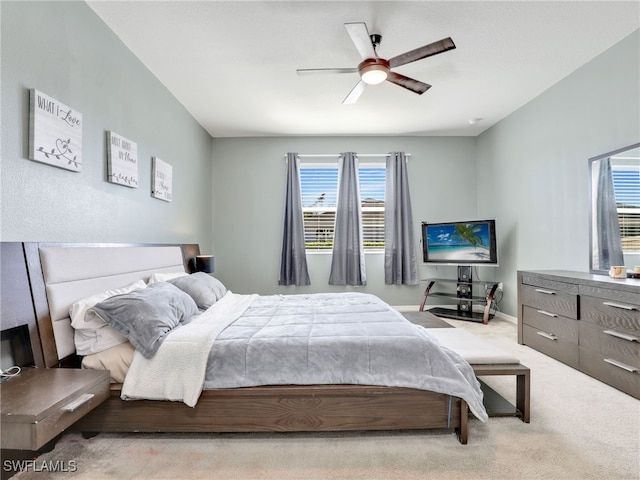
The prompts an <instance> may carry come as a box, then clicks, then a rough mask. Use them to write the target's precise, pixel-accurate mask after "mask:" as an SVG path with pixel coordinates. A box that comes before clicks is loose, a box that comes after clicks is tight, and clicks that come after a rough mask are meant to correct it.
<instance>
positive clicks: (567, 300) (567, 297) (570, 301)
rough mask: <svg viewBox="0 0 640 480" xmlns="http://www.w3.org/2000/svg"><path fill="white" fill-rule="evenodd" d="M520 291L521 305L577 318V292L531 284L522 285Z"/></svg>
mask: <svg viewBox="0 0 640 480" xmlns="http://www.w3.org/2000/svg"><path fill="white" fill-rule="evenodd" d="M555 283H556V284H557V283H558V282H555ZM576 290H577V289H576ZM521 291H522V304H523V305H528V306H530V307H533V308H535V309H537V310H543V311H545V312H549V313H553V314H556V315H562V316H564V317H568V318H573V319H577V318H578V295H577V293H567V292H564V291H562V290H558V289H553V288H548V287H537V286H533V285H522V290H521Z"/></svg>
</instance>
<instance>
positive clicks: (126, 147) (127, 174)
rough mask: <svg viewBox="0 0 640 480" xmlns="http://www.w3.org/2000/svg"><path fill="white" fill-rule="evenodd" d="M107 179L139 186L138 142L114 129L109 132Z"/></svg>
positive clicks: (112, 181)
mask: <svg viewBox="0 0 640 480" xmlns="http://www.w3.org/2000/svg"><path fill="white" fill-rule="evenodd" d="M107 180H108V181H109V182H111V183H115V184H118V185H124V186H125V187H131V188H138V144H137V143H135V142H132V141H131V140H129V139H128V138H126V137H123V136H122V135H119V134H117V133H115V132H113V131H108V132H107Z"/></svg>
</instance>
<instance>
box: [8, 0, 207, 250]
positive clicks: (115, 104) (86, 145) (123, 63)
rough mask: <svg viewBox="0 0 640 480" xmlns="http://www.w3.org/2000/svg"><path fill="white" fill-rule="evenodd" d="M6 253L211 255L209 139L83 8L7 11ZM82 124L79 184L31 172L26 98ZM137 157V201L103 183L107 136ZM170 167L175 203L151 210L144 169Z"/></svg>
mask: <svg viewBox="0 0 640 480" xmlns="http://www.w3.org/2000/svg"><path fill="white" fill-rule="evenodd" d="M0 8H1V10H0V14H1V17H2V18H1V21H2V24H1V25H2V32H1V34H2V145H1V146H2V163H1V164H0V169H1V170H0V176H1V188H2V191H1V205H0V207H1V212H2V213H1V217H0V218H1V221H0V239H1V240H2V241H69V242H200V243H201V244H203V245H205V246H206V245H211V242H212V228H213V227H212V220H211V207H210V206H211V203H212V195H211V189H210V188H209V187H210V178H211V169H212V165H211V156H212V146H211V137H210V136H209V135H208V134H207V133H206V131H204V129H202V128H201V126H200V125H199V124H198V123H197V122H196V121H195V120H194V119H193V118H192V117H191V116H190V115H189V114H188V113H187V112H186V110H185V109H184V108H183V107H182V105H181V104H180V103H178V101H177V100H176V99H175V98H174V97H173V96H172V95H171V94H170V93H169V92H168V91H167V89H166V88H165V87H164V86H163V85H162V84H161V83H160V82H159V81H158V80H157V79H156V78H155V77H154V76H153V75H152V74H151V73H150V72H149V71H148V70H147V69H146V68H145V67H144V66H143V65H142V64H141V62H140V61H139V60H138V59H137V58H136V57H135V56H134V55H133V54H132V53H131V51H129V49H127V48H126V47H125V46H124V44H123V43H122V42H121V41H120V40H119V39H118V38H117V37H116V36H115V34H114V33H113V32H112V31H111V30H109V29H108V28H107V26H106V25H105V24H104V23H103V22H102V20H100V19H99V18H98V17H97V16H96V15H95V13H94V12H93V11H92V10H91V9H90V8H89V7H87V5H86V4H85V3H84V2H64V4H60V3H58V2H5V1H3V2H2V3H1V6H0ZM30 88H36V89H38V90H40V91H42V92H43V93H45V94H47V95H49V96H51V97H53V98H55V99H56V100H58V101H60V102H62V103H64V104H66V105H69V106H71V107H72V108H74V109H76V110H78V111H79V112H81V113H82V115H83V122H84V128H83V158H84V166H83V171H82V172H81V173H74V172H70V171H67V170H63V169H59V168H55V167H51V166H48V165H45V164H41V163H37V162H34V161H31V160H28V132H29V93H28V90H29V89H30ZM107 130H113V131H115V132H116V133H119V134H120V135H123V136H125V137H127V138H129V139H131V140H132V141H134V142H136V143H137V145H138V157H139V160H138V161H139V181H140V186H139V188H137V189H132V188H127V187H123V186H119V185H115V184H112V183H108V182H107V181H106V176H107V159H106V131H107ZM152 156H157V157H159V158H161V159H162V160H164V161H165V162H168V163H170V164H172V165H173V194H174V200H173V202H171V203H167V202H163V201H161V200H157V199H154V198H151V196H150V191H151V157H152Z"/></svg>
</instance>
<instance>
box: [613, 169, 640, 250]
mask: <svg viewBox="0 0 640 480" xmlns="http://www.w3.org/2000/svg"><path fill="white" fill-rule="evenodd" d="M612 174H613V187H614V190H615V195H616V205H617V210H618V222H619V224H620V237H621V238H622V251H623V252H640V169H638V167H633V166H629V165H615V164H614V165H612Z"/></svg>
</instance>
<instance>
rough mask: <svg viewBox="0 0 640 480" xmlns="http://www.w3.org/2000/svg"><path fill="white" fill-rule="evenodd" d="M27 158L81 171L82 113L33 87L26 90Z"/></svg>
mask: <svg viewBox="0 0 640 480" xmlns="http://www.w3.org/2000/svg"><path fill="white" fill-rule="evenodd" d="M29 159H30V160H34V161H36V162H41V163H46V164H47V165H52V166H54V167H58V168H63V169H65V170H71V171H73V172H81V171H82V114H81V113H80V112H78V111H76V110H74V109H73V108H71V107H69V106H67V105H65V104H64V103H62V102H59V101H58V100H56V99H54V98H52V97H50V96H48V95H46V94H44V93H42V92H40V91H39V90H36V89H35V88H32V89H30V90H29Z"/></svg>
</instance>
